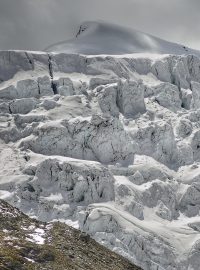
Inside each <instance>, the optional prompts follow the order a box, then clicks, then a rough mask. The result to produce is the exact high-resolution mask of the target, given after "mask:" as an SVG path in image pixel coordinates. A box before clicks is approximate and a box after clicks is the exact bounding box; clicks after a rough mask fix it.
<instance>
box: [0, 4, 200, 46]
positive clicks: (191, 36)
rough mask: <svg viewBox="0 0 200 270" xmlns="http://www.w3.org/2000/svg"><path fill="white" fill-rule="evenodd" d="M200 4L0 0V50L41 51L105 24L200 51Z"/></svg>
mask: <svg viewBox="0 0 200 270" xmlns="http://www.w3.org/2000/svg"><path fill="white" fill-rule="evenodd" d="M199 11H200V1H199V0H167V1H166V0H101V1H100V0H98V1H97V0H0V49H29V50H42V49H43V48H45V47H46V46H48V45H50V44H52V43H55V42H58V41H61V40H65V39H70V38H72V37H73V36H74V35H75V33H76V31H77V29H78V27H79V25H80V24H81V23H82V22H83V21H85V20H105V21H109V22H112V23H117V24H121V25H124V26H128V27H131V28H134V29H137V30H141V31H143V32H147V33H150V34H153V35H155V36H158V37H161V38H164V39H166V40H169V41H174V42H177V43H183V44H185V45H187V46H190V47H194V48H196V49H198V48H199V49H200V38H199V32H200V16H199Z"/></svg>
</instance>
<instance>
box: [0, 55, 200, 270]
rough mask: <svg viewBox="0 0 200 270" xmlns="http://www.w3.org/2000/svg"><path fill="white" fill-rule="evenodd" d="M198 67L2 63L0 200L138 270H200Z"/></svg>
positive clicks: (104, 60)
mask: <svg viewBox="0 0 200 270" xmlns="http://www.w3.org/2000/svg"><path fill="white" fill-rule="evenodd" d="M199 71H200V59H199V58H198V56H194V55H175V54H174V55H166V54H162V55H161V54H148V55H147V54H144V53H141V54H132V55H118V56H111V55H107V56H106V55H98V56H91V55H88V56H86V55H78V54H67V53H42V52H41V53H39V52H38V53H36V52H22V51H21V52H19V51H9V52H0V81H1V84H0V112H1V114H0V139H1V141H0V149H1V154H0V171H1V176H0V197H1V198H2V199H5V200H6V201H7V202H9V203H11V204H13V205H15V206H17V207H18V208H20V209H21V210H22V211H23V212H24V213H26V214H28V215H30V216H32V217H37V218H38V219H40V220H42V221H54V220H60V221H65V222H67V223H68V224H70V225H72V226H74V227H75V228H79V229H81V230H83V231H85V232H87V233H88V234H90V235H91V236H92V237H93V238H94V239H96V240H97V241H98V242H100V243H102V244H103V245H105V246H106V247H109V248H110V249H111V250H113V251H115V252H117V253H119V254H121V255H123V256H124V257H127V258H128V259H129V260H131V261H132V262H134V263H136V264H137V265H139V266H140V267H142V268H143V269H145V270H155V269H156V270H163V269H166V270H175V269H176V270H193V269H194V270H197V269H198V267H199V265H200V256H199V255H200V232H199V231H200V216H199V211H200V199H199V198H200V186H199V180H200V163H199V159H200V110H199V105H200V72H199Z"/></svg>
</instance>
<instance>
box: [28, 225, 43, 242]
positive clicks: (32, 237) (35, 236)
mask: <svg viewBox="0 0 200 270" xmlns="http://www.w3.org/2000/svg"><path fill="white" fill-rule="evenodd" d="M44 237H45V231H44V229H41V228H36V229H35V230H34V232H32V233H30V234H28V237H27V238H26V240H28V241H30V242H33V243H36V244H38V245H43V244H44V242H45V238H44Z"/></svg>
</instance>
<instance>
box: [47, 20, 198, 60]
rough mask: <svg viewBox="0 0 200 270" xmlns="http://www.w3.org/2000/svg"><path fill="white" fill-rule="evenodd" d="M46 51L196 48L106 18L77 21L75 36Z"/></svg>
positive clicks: (181, 51) (183, 50) (123, 51)
mask: <svg viewBox="0 0 200 270" xmlns="http://www.w3.org/2000/svg"><path fill="white" fill-rule="evenodd" d="M46 50H47V51H53V52H65V53H78V54H86V55H98V54H108V55H120V54H132V53H154V54H178V55H182V54H196V55H200V52H199V51H196V50H192V49H190V48H187V47H186V46H183V45H179V44H176V43H172V42H168V41H165V40H162V39H160V38H157V37H154V36H152V35H149V34H146V33H143V32H140V31H137V30H134V29H130V28H126V27H123V26H119V25H114V24H111V23H107V22H102V21H99V22H95V21H87V22H84V23H82V24H81V26H80V27H79V31H78V33H77V34H76V38H74V39H71V40H66V41H63V42H59V43H56V44H54V45H51V46H49V47H48V48H47V49H46Z"/></svg>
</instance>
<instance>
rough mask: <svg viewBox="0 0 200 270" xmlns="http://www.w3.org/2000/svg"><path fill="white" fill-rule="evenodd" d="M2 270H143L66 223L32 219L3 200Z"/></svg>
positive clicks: (0, 232)
mask: <svg viewBox="0 0 200 270" xmlns="http://www.w3.org/2000/svg"><path fill="white" fill-rule="evenodd" d="M0 269H1V270H33V269H37V270H45V269H46V270H51V269H52V270H56V269H58V270H79V269H80V270H81V269H83V270H85V269H88V270H89V269H91V270H102V269H105V270H113V269H116V270H125V269H127V270H140V268H139V267H136V266H134V265H132V264H131V263H129V262H128V261H127V260H126V259H124V258H123V257H121V256H119V255H117V254H115V253H113V252H111V251H109V250H107V249H106V248H104V247H103V246H101V245H99V244H97V243H96V242H95V241H94V240H93V239H91V238H90V237H89V235H86V234H84V233H81V232H80V231H78V230H75V229H73V228H71V227H69V226H67V225H65V224H63V223H59V222H55V223H44V222H39V221H37V220H34V219H30V218H29V217H28V216H26V215H24V214H23V213H22V212H20V211H19V210H17V209H16V208H14V207H11V206H10V205H9V204H7V203H6V202H4V201H2V200H0Z"/></svg>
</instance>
